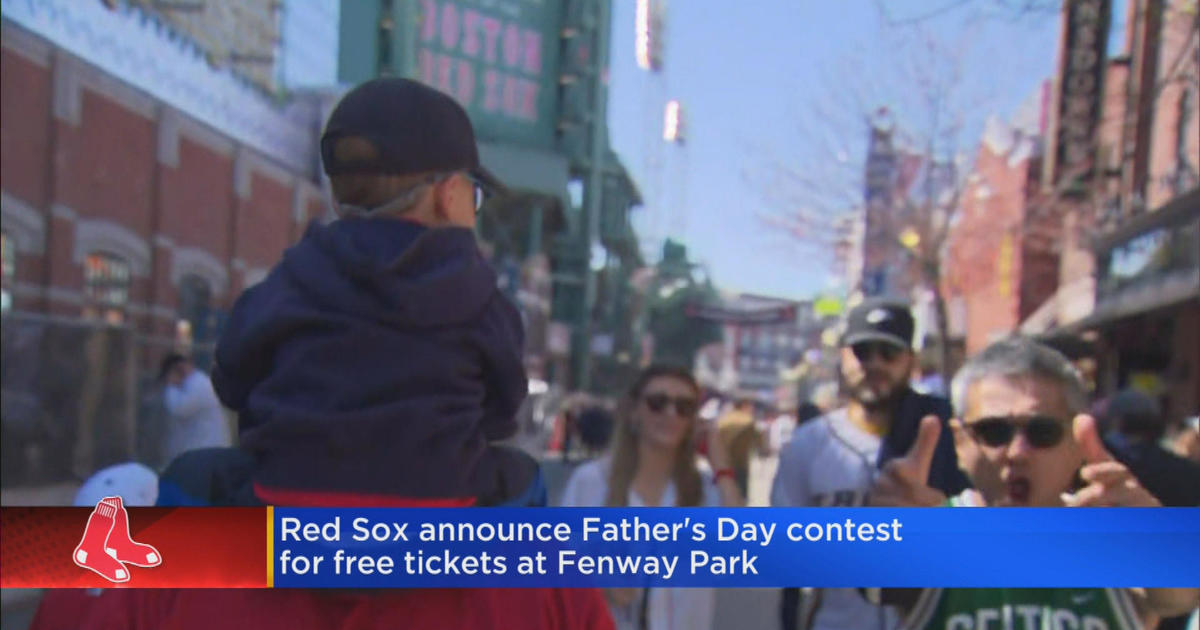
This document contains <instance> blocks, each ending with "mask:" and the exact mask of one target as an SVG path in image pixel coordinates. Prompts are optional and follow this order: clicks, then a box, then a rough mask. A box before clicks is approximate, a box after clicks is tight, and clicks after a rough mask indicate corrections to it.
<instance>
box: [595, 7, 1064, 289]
mask: <svg viewBox="0 0 1200 630" xmlns="http://www.w3.org/2000/svg"><path fill="white" fill-rule="evenodd" d="M977 2H979V3H980V4H978V5H970V6H968V7H967V8H966V9H959V10H954V11H950V12H947V13H942V14H938V15H937V16H936V17H934V18H930V19H927V20H921V21H920V22H919V24H920V26H919V27H918V28H921V29H923V32H924V33H926V35H927V37H930V38H933V39H935V40H937V41H941V42H944V43H945V45H946V46H948V47H951V48H953V49H954V50H959V51H961V55H962V64H961V68H962V71H963V76H964V79H963V80H962V83H961V91H962V93H964V94H965V95H966V96H965V97H964V101H963V102H965V103H969V104H970V105H969V107H964V108H963V110H964V113H965V115H966V120H965V127H964V131H963V133H962V134H961V135H962V137H963V138H964V142H962V143H961V145H962V148H963V149H964V150H967V152H968V153H969V154H971V155H972V156H973V155H974V152H975V146H976V145H977V141H978V138H979V134H980V132H981V130H982V125H983V121H984V120H985V119H986V118H987V116H988V115H992V114H995V115H999V116H1001V117H1002V118H1008V117H1009V116H1011V115H1012V113H1013V112H1014V111H1015V110H1016V109H1017V106H1018V105H1019V104H1020V103H1021V102H1022V101H1024V100H1025V99H1026V98H1028V97H1029V95H1030V94H1031V93H1032V92H1033V91H1034V90H1035V89H1036V88H1037V86H1038V85H1039V84H1040V82H1041V81H1042V80H1044V79H1045V78H1048V77H1049V76H1051V75H1052V73H1053V69H1054V65H1055V63H1056V61H1055V57H1056V54H1057V39H1058V30H1059V24H1058V17H1057V15H1056V14H1039V15H1026V16H1017V17H1014V16H1012V15H1001V16H993V17H990V18H987V19H981V17H980V13H979V11H978V10H977V9H978V8H979V7H980V6H983V5H986V4H989V3H987V2H985V0H977ZM635 5H636V3H635V2H634V1H633V0H620V1H617V2H613V11H614V12H613V37H612V48H611V52H610V63H611V69H610V93H609V124H610V129H611V140H612V144H613V147H614V148H615V150H616V151H617V153H618V154H619V155H620V156H621V159H622V160H623V161H624V163H625V165H626V167H627V168H628V169H629V170H630V172H631V173H632V175H633V177H634V179H635V180H636V181H637V183H638V185H639V187H640V188H641V190H642V193H643V196H644V197H645V198H646V205H647V207H646V208H643V209H641V210H638V211H636V212H637V214H635V219H634V222H635V226H637V228H638V229H639V232H640V233H641V234H643V235H647V236H655V235H657V236H662V235H665V234H673V235H675V236H682V237H683V239H684V240H685V242H686V244H687V245H688V249H689V252H690V254H691V255H692V256H693V257H694V258H696V259H698V260H700V261H701V262H703V263H705V264H706V265H707V266H708V268H709V270H710V271H711V273H712V275H713V277H714V279H715V281H716V283H717V285H718V286H719V287H721V288H722V289H731V290H739V291H749V292H755V293H762V294H767V295H778V296H783V297H805V296H810V295H812V294H814V293H815V292H817V291H820V290H823V289H825V288H827V287H829V286H830V278H831V273H832V272H831V260H830V257H829V256H828V255H824V254H821V253H820V252H815V251H813V250H811V248H810V249H802V248H798V247H796V246H794V245H793V244H792V243H791V241H789V240H787V239H785V238H781V237H780V235H779V234H778V232H777V231H775V230H771V229H769V228H767V227H766V226H765V224H764V223H763V222H762V220H761V218H760V217H761V214H762V213H763V212H764V207H765V204H767V203H768V199H767V198H766V197H767V196H766V195H765V194H764V193H763V191H762V186H761V184H756V183H754V182H753V177H748V176H747V171H750V170H753V169H754V168H755V165H756V164H760V163H767V162H770V161H772V160H773V161H774V162H775V163H784V164H792V165H801V164H812V163H814V161H816V162H820V161H821V160H825V159H832V157H826V155H825V154H826V153H827V150H825V149H818V148H816V147H815V146H813V143H812V142H809V141H808V138H809V137H810V136H811V134H812V131H811V130H812V129H814V128H820V125H822V124H824V123H823V122H822V121H816V120H814V114H813V104H814V103H818V104H820V103H826V104H829V103H836V102H838V97H837V96H830V95H829V94H830V93H831V92H836V91H838V90H839V88H840V87H842V84H841V83H840V82H839V81H840V80H839V79H838V78H836V77H838V76H839V75H838V73H839V72H846V73H848V74H853V75H855V77H856V78H855V80H857V81H859V82H860V83H861V84H865V85H868V86H870V87H871V88H875V87H878V86H879V85H883V84H885V83H887V76H888V75H889V74H890V73H889V71H888V68H890V67H891V66H890V65H889V64H891V63H893V62H894V59H895V58H897V57H898V56H900V54H901V53H902V52H903V51H901V50H898V48H897V45H898V44H897V43H896V40H897V38H902V39H904V40H905V41H912V39H913V37H912V35H913V31H912V28H913V27H910V26H901V27H897V26H886V25H884V23H883V21H882V20H881V19H880V13H879V10H878V7H879V6H881V5H882V6H885V7H886V11H887V12H888V13H889V16H890V18H891V19H892V20H894V21H895V20H899V21H903V20H905V19H907V18H912V17H917V16H923V15H926V14H929V13H931V12H934V13H936V12H937V11H938V9H939V8H941V7H945V6H947V3H946V1H945V0H935V1H932V2H922V1H916V0H912V1H899V0H898V1H895V2H888V1H887V0H880V2H879V3H876V2H873V1H872V0H844V1H838V2H825V1H817V0H752V1H749V2H744V3H729V2H718V1H717V0H675V1H674V2H672V3H670V4H669V6H668V15H667V20H666V33H665V37H666V39H665V41H666V50H665V54H664V69H663V71H662V73H661V74H659V75H657V76H655V75H651V74H650V73H647V72H645V71H643V70H641V69H639V68H638V67H637V64H636V61H635V58H634V22H635V15H634V13H635ZM733 7H737V8H736V9H735V8H733ZM907 45H908V44H902V45H900V46H907ZM830 68H839V70H832V71H831V70H830ZM848 70H849V72H848ZM876 78H878V79H879V80H878V81H877V80H876ZM874 91H876V92H879V93H881V94H887V90H886V89H878V90H874ZM671 98H673V99H679V100H680V101H681V102H682V103H683V105H684V108H685V112H686V118H687V125H688V133H689V139H688V143H687V144H686V145H685V146H683V147H678V146H668V145H665V144H663V143H662V142H661V139H660V134H661V124H662V107H663V104H664V103H665V102H666V100H668V99H671ZM885 99H886V96H884V97H880V99H879V100H885ZM878 104H879V105H885V104H888V103H884V102H880V103H878ZM826 107H828V105H826ZM814 123H817V124H816V125H814ZM830 132H831V133H832V134H833V136H834V137H835V138H836V137H839V136H844V135H847V134H851V133H853V134H855V137H854V138H847V141H848V142H847V145H848V146H849V147H851V151H850V156H849V157H850V159H851V160H857V159H859V158H860V157H861V156H858V155H854V153H855V151H854V150H853V147H855V146H856V145H859V146H860V145H861V144H862V143H861V142H857V141H858V140H860V138H858V137H857V136H858V135H861V134H865V131H862V130H858V129H853V128H851V129H849V130H847V129H846V128H844V127H843V126H838V125H834V126H832V127H830ZM850 140H853V142H851V141H850ZM681 206H682V207H686V208H687V209H688V211H687V215H686V222H685V221H684V220H682V219H681V218H680V215H679V214H678V209H679V208H680V207H681ZM656 207H657V210H656ZM666 207H670V209H671V210H670V213H668V212H663V210H664V209H665V208H666ZM668 214H669V215H670V218H669V219H667V220H661V219H660V220H655V217H656V216H658V217H662V216H667V215H668ZM652 259H653V258H652Z"/></svg>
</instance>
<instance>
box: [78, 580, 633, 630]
mask: <svg viewBox="0 0 1200 630" xmlns="http://www.w3.org/2000/svg"><path fill="white" fill-rule="evenodd" d="M79 627H80V628H81V629H82V630H211V629H212V628H260V629H262V630H305V629H308V628H313V629H317V628H320V629H321V630H351V629H353V630H385V629H386V630H391V629H393V628H438V629H455V628H471V629H477V628H479V629H486V628H505V629H507V628H522V629H528V630H565V629H568V628H571V629H575V628H579V629H582V630H613V628H614V626H613V622H612V618H611V616H610V615H609V612H608V606H607V605H606V603H605V601H604V597H603V595H602V594H601V593H600V591H599V590H597V589H563V588H529V589H406V590H380V591H371V592H361V591H360V592H355V591H345V590H331V591H325V590H300V589H114V590H111V591H108V592H107V593H105V596H104V597H102V598H99V599H97V600H96V601H95V602H93V605H92V607H91V615H90V619H88V620H87V621H86V622H85V623H82V624H79Z"/></svg>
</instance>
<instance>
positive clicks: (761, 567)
mask: <svg viewBox="0 0 1200 630" xmlns="http://www.w3.org/2000/svg"><path fill="white" fill-rule="evenodd" d="M271 536H272V547H271V554H272V558H273V566H272V571H273V574H274V585H275V586H276V587H305V588H313V587H318V588H320V587H334V588H397V587H500V586H503V587H544V586H561V587H583V586H603V587H618V586H627V587H628V586H632V587H645V586H649V587H664V586H677V587H689V586H692V587H695V586H714V587H780V586H824V587H833V586H872V587H923V586H941V587H955V586H957V587H967V586H973V587H1122V586H1123V587H1132V586H1145V587H1153V586H1200V508H1158V509H1148V508H1133V509H1130V508H1093V509H1086V508H1075V509H1070V508H1059V509H1038V508H972V509H965V508H964V509H936V508H933V509H930V508H926V509H884V508H742V509H727V508H636V509H626V508H445V509H442V508H422V509H409V508H364V509H357V508H355V509H325V508H276V509H275V510H274V520H273V525H272V534H271Z"/></svg>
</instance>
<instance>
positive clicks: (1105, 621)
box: [901, 588, 1142, 630]
mask: <svg viewBox="0 0 1200 630" xmlns="http://www.w3.org/2000/svg"><path fill="white" fill-rule="evenodd" d="M901 627H902V628H906V629H913V630H916V629H925V630H934V629H936V630H1135V629H1138V628H1141V627H1142V623H1141V621H1140V620H1139V619H1138V616H1137V615H1136V614H1135V612H1134V608H1133V600H1131V599H1130V597H1129V592H1128V591H1126V590H1125V589H1119V588H948V589H940V588H934V589H927V590H926V591H925V592H924V593H922V594H921V597H920V599H918V600H917V603H916V605H915V606H914V607H913V610H912V613H911V614H910V615H909V617H908V619H906V620H905V621H904V624H903V625H902V626H901Z"/></svg>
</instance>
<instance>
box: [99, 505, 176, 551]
mask: <svg viewBox="0 0 1200 630" xmlns="http://www.w3.org/2000/svg"><path fill="white" fill-rule="evenodd" d="M100 503H101V504H107V505H111V506H112V507H113V508H115V509H116V511H117V513H116V516H114V517H113V528H112V532H111V533H109V535H108V543H106V544H105V545H104V551H105V553H107V554H108V555H110V556H112V557H113V558H116V559H117V560H119V561H121V562H123V563H125V564H132V565H136V566H139V567H156V566H158V565H160V564H162V556H160V555H159V554H158V550H157V549H155V548H154V547H151V546H150V545H145V544H142V543H139V542H134V540H133V538H130V536H129V513H128V512H126V511H125V505H124V504H123V503H121V497H105V498H104V500H103V501H101V502H100Z"/></svg>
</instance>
